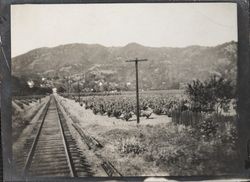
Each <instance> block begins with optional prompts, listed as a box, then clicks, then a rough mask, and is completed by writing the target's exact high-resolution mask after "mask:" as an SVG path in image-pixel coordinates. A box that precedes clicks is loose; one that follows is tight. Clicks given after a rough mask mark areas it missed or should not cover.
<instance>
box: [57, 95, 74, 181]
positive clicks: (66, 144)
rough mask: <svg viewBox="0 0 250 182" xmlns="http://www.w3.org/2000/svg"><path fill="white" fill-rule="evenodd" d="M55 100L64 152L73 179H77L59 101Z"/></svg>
mask: <svg viewBox="0 0 250 182" xmlns="http://www.w3.org/2000/svg"><path fill="white" fill-rule="evenodd" d="M53 97H54V96H53ZM53 99H54V100H55V102H56V104H55V105H56V110H57V114H58V122H59V126H60V131H61V134H62V139H63V145H64V150H65V153H66V157H67V161H68V166H69V169H70V175H71V177H77V174H76V170H75V168H74V163H73V159H72V156H71V154H70V150H69V146H68V143H67V140H66V136H65V132H64V129H63V125H62V119H61V116H60V114H59V111H58V110H59V108H58V102H57V100H56V99H55V98H53Z"/></svg>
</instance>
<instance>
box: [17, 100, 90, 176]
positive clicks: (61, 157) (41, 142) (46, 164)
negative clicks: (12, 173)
mask: <svg viewBox="0 0 250 182" xmlns="http://www.w3.org/2000/svg"><path fill="white" fill-rule="evenodd" d="M40 119H41V122H40V123H39V124H40V126H38V127H37V128H34V131H33V133H35V135H34V137H33V138H32V137H31V138H29V139H27V141H26V144H25V146H24V151H25V150H26V151H28V152H27V157H26V160H25V162H24V163H23V164H24V165H23V166H24V167H23V174H24V175H28V176H71V177H77V176H92V175H93V173H92V170H91V168H90V166H89V164H88V163H87V161H86V158H85V157H84V155H83V154H82V152H81V151H80V150H79V148H78V147H77V144H76V141H75V140H74V138H73V137H72V135H71V134H70V131H69V128H68V126H67V123H66V120H65V118H64V117H63V114H62V112H61V111H60V109H59V107H58V103H57V101H56V99H55V98H54V96H51V98H50V101H49V102H48V104H47V105H46V107H45V112H43V114H42V116H41V118H40ZM19 165H20V164H19Z"/></svg>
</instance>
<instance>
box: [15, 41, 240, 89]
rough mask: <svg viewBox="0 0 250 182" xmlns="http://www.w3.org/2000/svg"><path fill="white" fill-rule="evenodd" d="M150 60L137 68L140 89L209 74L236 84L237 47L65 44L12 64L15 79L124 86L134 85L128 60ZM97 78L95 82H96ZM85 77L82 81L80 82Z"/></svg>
mask: <svg viewBox="0 0 250 182" xmlns="http://www.w3.org/2000/svg"><path fill="white" fill-rule="evenodd" d="M134 58H146V59H148V61H147V62H143V63H140V64H139V75H140V80H141V87H142V88H146V89H165V88H169V87H174V85H179V83H182V82H184V83H185V82H189V81H190V80H192V79H196V78H200V79H205V78H207V77H208V76H209V75H211V74H219V75H225V76H226V77H230V78H232V79H235V78H236V62H237V43H236V42H228V43H225V44H222V45H218V46H215V47H202V46H189V47H185V48H170V47H161V48H155V47H146V46H143V45H140V44H137V43H130V44H128V45H126V46H124V47H105V46H102V45H99V44H67V45H60V46H57V47H53V48H39V49H35V50H32V51H30V52H27V53H25V54H23V55H20V56H17V57H15V58H13V59H12V72H13V75H14V76H17V77H20V76H22V77H24V78H29V79H32V77H37V76H39V77H46V78H56V79H57V80H61V79H64V78H65V76H71V77H72V78H74V77H76V75H78V76H79V74H80V75H82V76H83V74H85V78H86V75H87V78H90V79H91V78H93V77H94V79H95V80H106V81H109V82H116V83H119V84H121V83H122V84H125V83H127V82H131V83H132V84H133V82H134V80H135V78H134V77H135V76H134V64H132V63H127V62H125V60H127V59H134ZM93 75H94V76H93ZM82 76H81V77H82Z"/></svg>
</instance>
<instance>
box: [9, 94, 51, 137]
mask: <svg viewBox="0 0 250 182" xmlns="http://www.w3.org/2000/svg"><path fill="white" fill-rule="evenodd" d="M45 100H46V97H45V96H44V95H33V96H18V97H17V96H16V97H13V99H12V113H13V114H12V116H13V117H12V128H13V132H12V136H13V140H14V141H15V140H16V139H17V137H18V136H19V135H20V134H21V133H22V131H23V129H24V128H25V127H26V126H28V125H29V124H30V122H31V120H32V119H33V117H34V116H35V114H36V113H37V112H38V111H39V110H40V109H41V108H42V107H43V105H44V101H45ZM17 128H18V129H17Z"/></svg>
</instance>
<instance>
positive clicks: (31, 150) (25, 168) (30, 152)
mask: <svg viewBox="0 0 250 182" xmlns="http://www.w3.org/2000/svg"><path fill="white" fill-rule="evenodd" d="M50 101H51V98H50V99H49V101H48V102H47V105H46V107H45V113H44V115H43V118H42V122H41V125H40V127H39V130H38V132H37V134H36V137H35V139H34V141H33V143H32V146H31V149H30V151H29V154H28V156H27V159H26V162H25V165H24V168H23V175H26V174H27V171H28V169H29V168H30V165H31V162H32V158H33V156H34V153H35V149H36V146H37V142H38V139H39V136H40V133H41V130H42V127H43V124H44V121H45V118H46V115H47V112H48V109H49V105H50Z"/></svg>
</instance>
